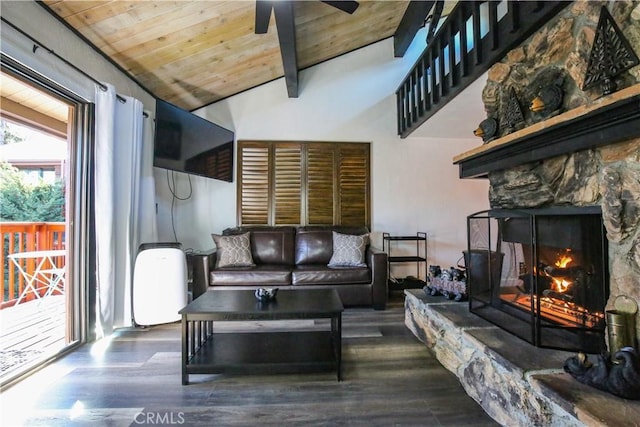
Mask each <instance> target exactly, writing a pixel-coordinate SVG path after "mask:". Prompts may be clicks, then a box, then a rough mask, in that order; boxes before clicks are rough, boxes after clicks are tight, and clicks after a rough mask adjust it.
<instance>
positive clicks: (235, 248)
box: [211, 233, 255, 268]
mask: <svg viewBox="0 0 640 427" xmlns="http://www.w3.org/2000/svg"><path fill="white" fill-rule="evenodd" d="M211 237H213V241H214V242H215V244H216V252H217V254H216V268H222V267H252V266H253V265H255V264H254V263H253V257H252V256H251V245H250V239H249V233H244V234H239V235H237V236H221V235H219V234H212V235H211Z"/></svg>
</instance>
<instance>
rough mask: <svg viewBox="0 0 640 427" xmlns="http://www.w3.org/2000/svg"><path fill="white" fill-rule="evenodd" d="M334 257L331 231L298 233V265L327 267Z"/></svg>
mask: <svg viewBox="0 0 640 427" xmlns="http://www.w3.org/2000/svg"><path fill="white" fill-rule="evenodd" d="M331 255H333V236H332V235H331V230H330V229H325V230H309V231H307V230H300V229H299V230H298V231H297V233H296V259H295V263H296V265H314V264H320V265H327V264H328V263H329V261H330V260H331Z"/></svg>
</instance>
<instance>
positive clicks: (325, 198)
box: [307, 143, 335, 225]
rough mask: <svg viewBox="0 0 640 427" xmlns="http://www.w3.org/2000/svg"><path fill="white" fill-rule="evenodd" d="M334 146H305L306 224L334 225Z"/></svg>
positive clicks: (326, 144) (327, 144)
mask: <svg viewBox="0 0 640 427" xmlns="http://www.w3.org/2000/svg"><path fill="white" fill-rule="evenodd" d="M334 148H335V145H334V144H329V143H322V144H309V145H308V146H307V223H308V224H310V225H331V224H333V223H334V203H333V200H334V173H333V170H334Z"/></svg>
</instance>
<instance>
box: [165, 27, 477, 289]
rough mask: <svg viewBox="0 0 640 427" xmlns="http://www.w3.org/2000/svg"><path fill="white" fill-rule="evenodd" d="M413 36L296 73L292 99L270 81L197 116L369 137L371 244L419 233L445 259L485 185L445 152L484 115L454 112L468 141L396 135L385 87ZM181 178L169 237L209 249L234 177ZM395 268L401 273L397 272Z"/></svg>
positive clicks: (394, 82) (273, 130) (406, 63)
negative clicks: (462, 172) (386, 236)
mask: <svg viewBox="0 0 640 427" xmlns="http://www.w3.org/2000/svg"><path fill="white" fill-rule="evenodd" d="M423 40H424V36H423V35H418V37H417V38H416V46H413V45H412V47H411V49H410V51H409V52H408V53H407V55H405V57H404V58H401V59H399V58H394V57H393V42H392V40H391V39H388V40H385V41H382V42H379V43H376V44H374V45H371V46H368V47H366V48H364V49H360V50H358V51H356V52H353V53H351V54H348V55H344V56H342V57H339V58H337V59H334V60H332V61H328V62H325V63H323V64H320V65H318V66H315V67H312V68H310V69H307V70H305V71H302V72H301V73H300V90H299V97H298V98H295V99H291V98H288V97H287V90H286V87H285V82H284V80H283V79H280V80H277V81H274V82H271V83H268V84H265V85H263V86H260V87H258V88H255V89H253V90H250V91H247V92H244V93H241V94H239V95H236V96H234V97H231V98H228V99H226V100H223V101H221V102H218V103H216V104H214V105H211V106H209V107H206V108H204V109H202V110H200V111H199V112H197V114H199V115H201V116H202V117H205V118H207V119H209V120H211V121H214V122H216V123H218V124H220V125H222V126H225V127H227V128H229V129H232V130H233V131H235V133H236V139H238V140H250V139H256V140H278V141H286V140H295V141H355V142H370V143H371V146H372V151H371V155H372V163H371V164H372V231H373V242H374V244H375V245H376V246H379V247H382V239H381V233H382V232H385V231H386V232H390V233H392V234H415V232H416V231H425V232H427V233H428V236H429V246H428V250H429V263H430V264H432V263H434V264H441V265H442V266H446V267H448V266H450V265H455V263H456V261H457V260H458V259H459V258H460V257H461V255H462V250H464V249H465V247H466V216H467V215H468V214H470V213H473V212H476V211H480V210H483V209H486V208H488V197H487V192H488V183H487V182H485V181H483V180H480V181H473V180H464V181H463V180H460V179H458V168H457V166H454V165H453V164H452V158H453V156H455V155H456V154H459V153H462V152H464V151H467V150H469V149H471V148H473V147H476V146H477V145H478V144H479V143H480V142H479V140H478V139H477V138H475V137H473V135H472V131H473V129H474V128H475V127H476V126H477V124H478V123H479V122H480V121H481V120H482V118H484V117H483V116H484V112H483V111H482V102H481V100H480V99H478V100H477V103H478V116H477V117H468V115H465V116H461V117H460V120H459V124H458V126H463V127H465V128H468V130H466V129H465V130H464V132H463V134H464V135H470V137H469V138H463V139H460V138H458V139H443V138H441V137H440V138H432V137H428V136H424V135H423V136H421V137H419V138H417V137H414V138H412V137H409V138H406V139H400V138H399V137H398V136H397V134H396V106H395V105H396V104H395V102H396V101H395V90H396V88H397V86H398V85H399V83H400V81H401V80H402V78H403V77H404V76H405V74H406V73H407V71H408V70H409V68H410V67H411V66H412V65H413V62H414V61H415V58H416V57H417V55H418V54H419V53H420V52H421V50H422V48H423V47H424V44H422V46H420V42H421V41H423ZM441 114H455V111H453V112H452V111H449V112H446V111H444V110H443V111H441V112H439V113H438V114H437V115H436V116H434V118H433V119H431V120H437V117H438V115H441ZM436 123H437V122H436ZM456 133H457V134H460V132H456ZM422 134H424V132H423V133H422ZM438 134H439V135H441V134H442V129H439V131H438ZM156 176H157V177H158V178H159V179H162V182H160V181H157V189H158V201H159V209H160V212H159V229H160V230H161V231H160V232H161V234H162V233H164V234H163V235H164V238H166V239H173V234H172V226H171V221H170V206H171V196H170V194H169V192H168V190H167V185H166V183H165V181H166V178H165V172H164V171H162V172H159V171H158V172H157V173H156ZM176 178H177V182H178V186H179V189H180V190H179V195H180V196H184V195H186V193H187V189H188V186H189V184H188V182H187V177H186V175H183V174H176ZM191 182H192V183H193V195H192V197H191V199H189V200H187V201H175V206H176V207H175V209H174V224H175V228H176V235H177V238H178V240H179V241H181V242H183V245H184V246H185V247H187V248H193V249H196V250H202V249H207V248H212V247H214V245H213V241H212V240H211V237H210V233H219V232H221V231H222V230H223V229H224V228H226V227H230V226H234V225H236V197H235V192H236V182H235V178H234V183H231V184H229V183H223V182H218V181H214V180H208V179H205V178H198V177H192V178H191ZM398 249H399V250H400V249H402V248H398ZM397 253H400V252H397ZM407 269H408V273H407V274H415V266H410V267H407ZM397 273H398V274H397V275H398V276H402V275H404V274H402V271H401V270H400V271H398V272H397Z"/></svg>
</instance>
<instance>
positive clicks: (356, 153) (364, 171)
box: [338, 144, 369, 226]
mask: <svg viewBox="0 0 640 427" xmlns="http://www.w3.org/2000/svg"><path fill="white" fill-rule="evenodd" d="M368 177H369V146H368V145H365V144H351V145H349V146H346V145H342V146H340V149H339V165H338V185H339V188H340V193H339V206H340V207H339V216H340V224H341V225H354V226H360V225H367V224H369V218H368V212H369V178H368Z"/></svg>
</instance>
